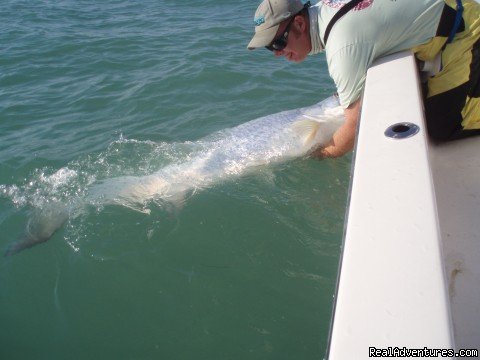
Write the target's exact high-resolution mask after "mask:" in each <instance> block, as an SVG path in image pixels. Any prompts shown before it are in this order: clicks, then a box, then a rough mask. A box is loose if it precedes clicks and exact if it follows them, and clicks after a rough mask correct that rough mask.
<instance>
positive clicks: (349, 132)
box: [312, 99, 362, 159]
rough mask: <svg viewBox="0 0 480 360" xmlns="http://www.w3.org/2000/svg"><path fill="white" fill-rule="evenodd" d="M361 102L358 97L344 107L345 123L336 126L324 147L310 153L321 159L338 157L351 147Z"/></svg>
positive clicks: (353, 141) (353, 143)
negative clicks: (336, 128) (330, 138)
mask: <svg viewBox="0 0 480 360" xmlns="http://www.w3.org/2000/svg"><path fill="white" fill-rule="evenodd" d="M361 104H362V99H358V100H357V101H355V102H354V103H353V104H351V105H350V106H349V107H348V108H346V109H345V123H344V124H343V125H342V126H340V127H339V128H338V130H337V131H336V132H335V133H334V134H333V136H332V140H330V142H329V143H328V144H327V145H326V146H325V147H324V148H321V149H318V150H315V151H314V152H313V153H312V156H313V157H316V158H321V159H323V158H327V157H329V158H334V157H340V156H342V155H345V154H346V153H347V152H349V151H351V150H352V149H353V146H354V145H355V133H356V131H357V124H358V119H359V118H360V108H361Z"/></svg>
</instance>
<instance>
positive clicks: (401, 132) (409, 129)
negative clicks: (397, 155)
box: [385, 122, 420, 139]
mask: <svg viewBox="0 0 480 360" xmlns="http://www.w3.org/2000/svg"><path fill="white" fill-rule="evenodd" d="M419 131H420V128H419V127H418V125H415V124H413V123H409V122H404V123H397V124H393V125H392V126H389V127H388V128H387V130H385V136H387V137H390V138H392V139H405V138H408V137H411V136H414V135H416V134H417V133H418V132H419Z"/></svg>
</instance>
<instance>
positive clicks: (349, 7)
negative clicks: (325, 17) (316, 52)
mask: <svg viewBox="0 0 480 360" xmlns="http://www.w3.org/2000/svg"><path fill="white" fill-rule="evenodd" d="M362 1H363V0H352V1H350V2H349V3H346V4H345V5H343V6H342V7H341V8H340V10H338V11H337V12H336V13H335V15H333V17H332V20H330V22H329V23H328V25H327V29H326V30H325V35H323V45H324V46H326V45H327V40H328V35H330V31H331V30H332V28H333V25H335V23H336V22H337V21H338V20H339V19H340V18H341V17H342V16H343V15H345V14H346V13H347V12H349V11H350V10H352V9H353V8H354V7H355V6H357V5H358V4H359V3H361V2H362Z"/></svg>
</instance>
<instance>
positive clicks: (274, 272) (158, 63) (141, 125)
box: [0, 0, 350, 359]
mask: <svg viewBox="0 0 480 360" xmlns="http://www.w3.org/2000/svg"><path fill="white" fill-rule="evenodd" d="M256 5H257V3H256V2H250V1H249V2H238V1H230V0H227V1H222V2H218V1H197V0H193V1H191V2H189V3H185V2H178V1H169V0H158V1H150V0H148V1H141V2H140V1H138V2H133V1H114V0H108V1H103V2H93V1H61V2H57V1H42V2H30V1H20V0H18V1H10V0H6V1H4V2H3V3H2V7H1V10H0V44H1V47H2V55H1V56H0V69H1V71H0V184H1V185H0V250H1V251H2V252H4V251H6V250H7V248H8V247H9V246H10V245H11V244H12V243H13V242H14V241H15V240H16V238H17V237H18V236H19V235H20V234H22V232H23V231H24V229H25V224H26V222H27V221H28V218H29V217H30V216H31V215H32V213H34V212H35V210H36V209H38V208H42V207H43V206H45V205H46V204H48V203H49V202H51V201H53V200H55V201H61V202H63V203H69V202H70V201H73V199H78V198H82V197H84V196H85V194H86V192H87V191H88V187H89V186H90V185H91V184H92V183H95V181H98V180H101V179H106V178H110V177H114V176H119V175H145V174H151V173H153V172H155V171H157V170H158V169H160V168H162V167H163V166H165V165H167V164H170V163H172V162H179V161H181V160H182V159H183V158H186V157H187V156H188V153H186V152H185V148H186V147H188V146H190V145H191V144H192V142H195V141H196V140H198V139H201V138H203V137H205V136H207V135H208V134H211V133H213V132H215V131H218V130H221V129H224V128H228V127H234V126H236V125H239V124H242V123H245V122H247V121H249V120H252V119H255V118H258V117H260V116H263V115H267V114H272V113H276V112H278V111H281V110H286V109H293V108H298V107H302V106H307V105H310V104H313V103H315V102H317V101H319V100H321V99H323V98H326V97H327V96H329V95H331V93H332V92H334V85H333V84H332V82H331V80H330V79H329V77H328V73H327V70H326V62H325V58H324V57H323V56H316V57H312V58H310V59H308V60H307V61H306V62H305V63H303V64H299V65H298V64H289V63H287V62H286V61H285V60H282V59H275V58H274V57H273V56H272V54H271V53H269V52H267V51H262V50H259V51H255V52H251V51H247V50H246V44H247V43H248V41H249V39H250V36H251V33H252V26H251V21H252V18H253V12H254V10H255V7H256ZM349 170H350V158H349V157H346V158H342V159H338V160H326V161H321V162H320V161H316V160H312V159H308V158H301V159H295V160H293V161H288V162H285V163H282V164H277V165H271V166H263V167H259V168H258V169H256V170H255V171H254V172H250V173H248V174H247V175H244V176H239V177H237V178H233V179H231V180H230V181H225V182H222V183H219V184H216V185H214V186H212V187H210V188H207V189H203V190H202V191H198V192H197V193H195V194H193V195H192V196H189V197H188V198H187V199H186V202H185V203H184V204H183V206H181V207H178V208H175V207H171V206H169V205H168V204H158V203H151V204H148V205H147V206H148V210H150V214H144V213H139V212H136V211H133V210H132V209H129V208H126V207H121V206H99V207H95V206H89V207H86V208H84V209H82V210H81V211H80V212H79V213H75V214H71V216H70V218H69V220H68V221H67V222H66V224H65V225H64V226H63V227H62V228H60V230H59V231H58V232H56V233H55V234H54V236H53V238H52V239H51V240H50V241H48V242H47V243H44V244H41V245H38V246H35V247H33V248H32V249H28V250H25V251H23V252H21V253H19V254H17V255H15V256H11V257H2V258H0V324H1V326H0V358H1V359H67V358H68V359H321V358H323V356H324V354H325V349H326V344H327V339H328V327H329V323H330V317H331V309H332V300H333V298H332V297H333V293H334V287H335V281H336V275H337V266H338V259H339V253H340V244H341V238H342V231H343V218H344V211H345V210H344V209H345V203H346V196H347V188H348V182H349Z"/></svg>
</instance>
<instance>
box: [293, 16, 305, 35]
mask: <svg viewBox="0 0 480 360" xmlns="http://www.w3.org/2000/svg"><path fill="white" fill-rule="evenodd" d="M293 21H294V23H295V27H296V28H297V30H299V31H300V32H301V33H303V32H305V29H306V28H307V21H306V19H305V17H304V16H302V15H297V16H295V19H294V20H293Z"/></svg>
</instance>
